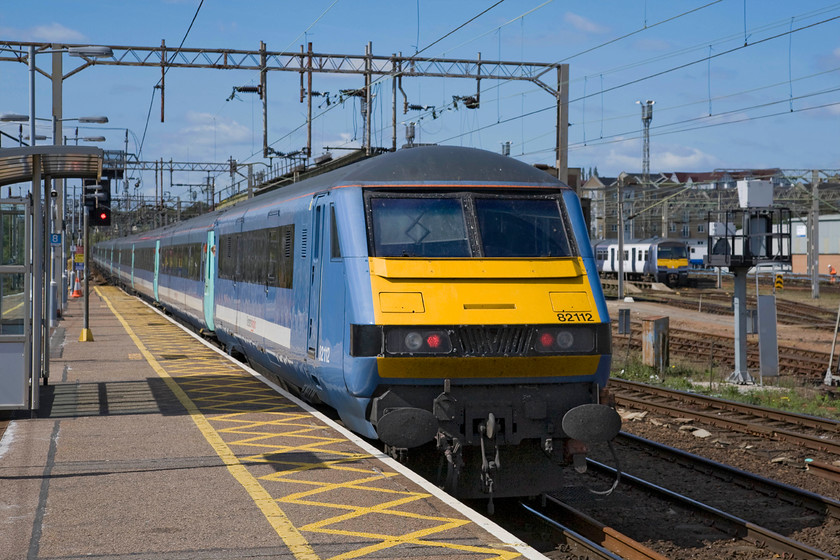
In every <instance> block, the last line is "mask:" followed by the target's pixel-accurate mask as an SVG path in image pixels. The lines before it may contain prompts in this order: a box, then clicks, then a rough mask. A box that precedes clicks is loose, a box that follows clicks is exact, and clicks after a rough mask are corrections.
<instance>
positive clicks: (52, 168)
mask: <svg viewBox="0 0 840 560" xmlns="http://www.w3.org/2000/svg"><path fill="white" fill-rule="evenodd" d="M36 155H38V156H40V157H41V176H42V177H50V178H52V179H97V180H98V179H99V178H100V177H101V175H102V158H103V151H102V148H94V147H92V146H49V145H46V146H30V147H25V148H0V186H3V185H13V184H15V183H23V182H26V181H32V175H33V171H34V169H33V168H32V161H33V159H34V157H35V156H36Z"/></svg>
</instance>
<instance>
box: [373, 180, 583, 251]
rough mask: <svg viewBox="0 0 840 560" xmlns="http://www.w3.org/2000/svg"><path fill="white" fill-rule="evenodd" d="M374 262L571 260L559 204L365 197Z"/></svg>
mask: <svg viewBox="0 0 840 560" xmlns="http://www.w3.org/2000/svg"><path fill="white" fill-rule="evenodd" d="M368 223H369V224H370V227H371V249H372V251H373V255H374V256H377V257H425V258H446V257H449V258H470V257H487V258H539V257H550V258H554V257H569V256H574V255H575V249H574V244H573V243H572V242H571V241H570V235H569V228H568V220H567V218H566V216H565V211H564V207H563V205H562V199H560V198H559V197H555V196H546V195H534V196H516V197H512V196H487V195H483V193H482V194H480V193H472V192H470V193H447V194H441V193H437V194H435V195H431V194H429V193H417V194H411V195H408V194H403V193H400V194H396V193H387V194H386V193H382V192H377V193H373V194H370V195H369V196H368Z"/></svg>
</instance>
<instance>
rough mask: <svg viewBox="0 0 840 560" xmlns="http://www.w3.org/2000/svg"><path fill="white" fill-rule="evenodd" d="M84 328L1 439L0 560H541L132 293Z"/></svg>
mask: <svg viewBox="0 0 840 560" xmlns="http://www.w3.org/2000/svg"><path fill="white" fill-rule="evenodd" d="M82 326H83V305H82V300H81V299H74V300H71V302H70V303H69V305H68V309H67V311H66V312H65V314H64V317H63V319H62V320H61V321H60V326H59V328H58V329H57V331H56V333H55V334H54V335H53V337H52V340H51V349H52V354H53V356H52V359H51V373H50V380H49V385H48V386H45V387H42V391H41V406H40V409H39V411H38V414H37V417H35V418H29V416H28V413H27V416H26V417H21V418H17V419H14V420H12V421H11V422H10V423H9V425H8V427H7V429H6V432H5V434H4V435H3V437H2V439H0V513H2V515H0V558H3V559H14V560H19V559H23V558H28V559H30V560H35V559H66V558H96V559H114V560H116V559H132V560H137V559H144V558H155V559H164V560H167V559H196V560H206V559H222V558H225V559H228V558H237V559H240V558H282V559H286V558H290V559H291V558H294V559H307V560H308V559H327V558H332V559H350V558H424V559H434V558H470V559H485V558H487V559H489V558H498V559H508V558H544V556H542V555H541V554H540V553H538V552H537V551H535V550H533V549H531V548H529V547H527V546H525V545H524V544H522V543H521V542H520V541H519V540H518V539H516V538H515V537H514V536H512V535H511V534H509V533H507V532H506V531H504V530H502V529H501V528H499V527H497V526H496V525H495V524H493V523H492V522H491V521H489V520H487V519H485V518H484V517H482V516H481V515H479V514H477V513H475V512H473V511H472V510H470V509H468V508H465V507H463V506H462V505H461V504H459V503H458V502H456V501H454V500H452V499H450V498H449V497H448V496H447V495H446V494H444V493H443V492H442V491H440V490H439V489H437V488H436V487H435V486H434V485H432V484H429V483H428V482H426V481H424V480H422V479H420V478H419V477H417V476H416V475H414V474H413V473H411V472H410V471H408V470H406V469H405V468H404V467H402V465H400V464H399V463H397V462H395V461H393V460H392V459H391V458H389V457H387V456H385V455H383V454H382V453H380V452H379V451H378V450H376V449H375V448H373V447H371V446H370V445H368V444H367V442H365V441H363V440H360V439H359V438H357V437H355V436H354V435H353V434H351V433H350V432H348V431H346V430H344V429H343V428H342V427H341V426H340V425H337V424H335V423H334V422H332V421H331V420H330V419H329V418H326V417H325V416H323V415H321V414H319V413H318V412H316V411H313V410H312V409H310V408H309V407H307V406H306V405H305V404H304V403H301V402H300V401H297V400H296V399H294V398H293V397H291V396H290V395H287V394H283V393H280V392H278V389H277V388H276V387H272V386H271V385H270V384H267V383H266V382H264V380H262V379H261V378H260V377H259V376H258V375H256V374H255V373H254V372H251V371H249V370H248V369H247V368H244V367H243V366H241V365H240V364H238V363H237V362H235V361H232V360H231V359H229V358H228V357H227V356H225V355H224V354H223V353H221V352H219V351H218V350H216V349H215V348H213V347H211V346H209V345H207V344H206V343H204V342H203V341H201V340H200V339H198V338H197V337H195V336H193V335H192V334H191V333H189V332H187V331H186V330H185V329H182V328H181V327H179V326H178V325H176V324H174V323H172V322H170V321H169V320H168V319H167V318H166V317H164V316H163V315H161V314H160V313H158V312H157V311H156V310H154V309H153V308H151V307H149V306H147V305H145V304H144V303H143V302H141V301H140V300H138V299H136V298H134V297H131V296H129V295H127V294H125V293H124V292H122V291H121V290H119V289H117V288H114V287H110V286H97V287H95V288H92V289H91V299H90V305H89V326H90V330H91V332H92V334H93V338H94V340H93V341H86V342H80V341H78V339H79V335H80V333H81V331H82ZM1 366H2V364H0V367H1Z"/></svg>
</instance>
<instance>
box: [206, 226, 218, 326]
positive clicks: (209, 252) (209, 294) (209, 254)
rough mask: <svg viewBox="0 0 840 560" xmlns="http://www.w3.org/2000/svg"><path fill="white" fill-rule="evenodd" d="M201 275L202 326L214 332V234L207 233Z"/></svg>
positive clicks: (212, 232) (211, 232) (211, 231)
mask: <svg viewBox="0 0 840 560" xmlns="http://www.w3.org/2000/svg"><path fill="white" fill-rule="evenodd" d="M203 257H204V259H203V263H204V267H203V269H204V270H203V274H204V324H205V325H207V328H208V329H210V330H211V331H215V330H216V323H215V320H214V318H213V303H214V301H215V299H216V286H215V284H214V277H213V271H214V270H216V232H215V231H213V230H210V231H208V232H207V245H205V246H204V253H203Z"/></svg>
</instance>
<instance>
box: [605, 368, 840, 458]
mask: <svg viewBox="0 0 840 560" xmlns="http://www.w3.org/2000/svg"><path fill="white" fill-rule="evenodd" d="M619 381H622V380H619ZM657 389H659V388H657ZM613 395H614V396H615V400H616V403H618V404H621V405H624V406H629V407H631V408H637V409H641V410H649V411H651V412H658V413H661V414H665V415H667V416H674V417H688V418H692V419H694V420H698V421H701V422H705V423H707V424H711V425H712V426H716V427H718V428H724V429H727V430H732V431H736V432H742V433H749V434H753V435H758V436H762V437H768V438H772V439H779V440H783V441H789V442H792V443H796V444H797V445H800V446H802V447H805V448H808V449H814V450H817V451H824V452H827V453H835V454H840V442H838V441H836V440H833V439H825V438H822V437H819V436H811V435H808V434H802V433H797V432H793V431H791V430H786V429H781V428H777V427H773V426H765V425H761V424H756V423H754V422H753V421H749V420H739V419H734V418H726V417H723V416H719V415H718V414H717V413H714V412H699V411H696V410H690V409H687V408H682V407H680V406H679V405H675V404H669V403H654V402H650V401H648V400H645V399H643V398H636V397H628V396H623V395H621V394H620V393H617V392H615V391H613ZM748 408H749V407H748V405H745V407H744V412H747V411H748Z"/></svg>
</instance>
